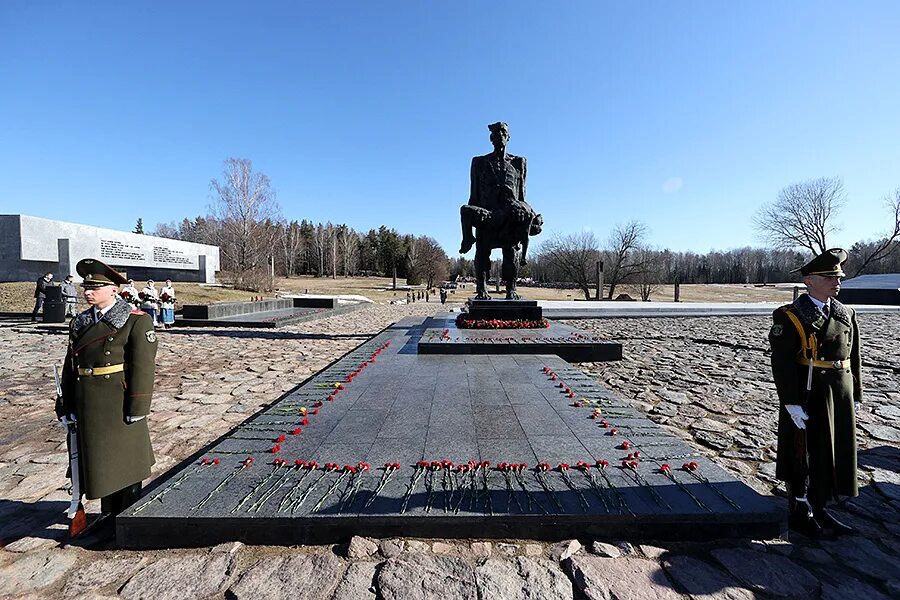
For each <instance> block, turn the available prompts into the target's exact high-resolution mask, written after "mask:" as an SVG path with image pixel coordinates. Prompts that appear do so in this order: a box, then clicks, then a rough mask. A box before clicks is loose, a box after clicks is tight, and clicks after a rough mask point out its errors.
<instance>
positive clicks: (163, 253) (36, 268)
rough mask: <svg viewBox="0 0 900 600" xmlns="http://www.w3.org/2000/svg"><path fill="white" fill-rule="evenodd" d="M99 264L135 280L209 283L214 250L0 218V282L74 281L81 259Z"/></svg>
mask: <svg viewBox="0 0 900 600" xmlns="http://www.w3.org/2000/svg"><path fill="white" fill-rule="evenodd" d="M88 257H91V258H99V259H100V260H102V261H103V262H105V263H107V264H109V265H110V266H112V267H115V268H116V269H117V270H119V271H121V272H122V273H123V274H125V275H127V276H128V277H130V278H132V279H136V280H147V279H154V280H156V281H164V280H166V279H172V280H174V281H197V282H201V283H214V282H215V280H216V272H217V271H218V270H219V247H218V246H210V245H207V244H195V243H193V242H183V241H181V240H171V239H168V238H161V237H156V236H152V235H143V234H138V233H131V232H128V231H116V230H114V229H101V228H99V227H92V226H90V225H78V224H76V223H66V222H64V221H53V220H50V219H42V218H40V217H29V216H26V215H0V281H33V280H36V279H37V278H38V277H40V276H41V275H43V274H44V273H46V272H47V271H50V272H52V273H53V274H54V275H55V276H56V277H58V278H59V279H62V278H63V277H64V276H66V275H70V274H71V275H74V276H75V278H76V280H80V278H79V277H78V275H77V274H76V273H75V265H76V264H77V263H78V261H79V260H81V259H82V258H88Z"/></svg>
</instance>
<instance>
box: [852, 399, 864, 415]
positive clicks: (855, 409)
mask: <svg viewBox="0 0 900 600" xmlns="http://www.w3.org/2000/svg"><path fill="white" fill-rule="evenodd" d="M860 408H862V404H861V403H859V402H854V403H853V412H857V413H858V412H859V409H860Z"/></svg>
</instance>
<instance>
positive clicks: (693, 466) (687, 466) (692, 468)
mask: <svg viewBox="0 0 900 600" xmlns="http://www.w3.org/2000/svg"><path fill="white" fill-rule="evenodd" d="M699 468H700V465H698V464H697V462H696V461H693V460H692V461H691V462H686V463H684V464H683V465H681V469H682V470H683V471H686V472H687V473H690V474H691V476H692V477H693V478H694V479H696V480H697V481H699V482H701V483H703V484H704V485H706V486H707V487H708V488H709V489H711V490H712V491H713V492H715V494H716V495H717V496H718V497H719V498H721V499H722V500H724V501H725V502H726V503H727V504H728V506H730V507H731V508H733V509H734V510H740V509H741V507H740V505H739V504H738V503H737V502H735V501H734V500H732V499H731V498H729V497H728V496H727V495H726V494H725V492H723V491H722V490H720V489H719V488H718V486H716V485H715V484H713V482H712V481H710V480H709V478H708V477H706V476H705V475H702V474H700V473H699V472H698V469H699Z"/></svg>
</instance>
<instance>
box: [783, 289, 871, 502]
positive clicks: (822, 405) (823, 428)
mask: <svg viewBox="0 0 900 600" xmlns="http://www.w3.org/2000/svg"><path fill="white" fill-rule="evenodd" d="M788 312H792V313H793V314H794V315H796V316H797V317H798V319H799V321H800V323H801V325H802V327H803V329H804V335H806V336H807V339H808V337H809V334H810V333H813V334H815V337H816V344H817V347H816V348H815V353H816V356H815V358H816V359H817V360H822V361H828V362H832V361H842V360H846V359H849V361H850V364H849V368H844V367H842V368H814V369H813V376H812V390H811V392H810V393H809V397H808V398H807V393H806V381H807V376H808V369H809V367H808V366H805V365H802V364H799V363H798V362H797V358H798V357H799V356H801V355H802V343H801V340H800V336H799V334H798V332H797V330H796V326H795V325H794V324H793V322H792V321H791V319H790V317H789V316H788ZM772 319H773V322H774V323H773V325H772V328H771V330H770V331H769V343H770V344H771V346H772V373H773V376H774V379H775V386H776V388H777V389H778V398H779V400H780V404H781V408H780V410H779V417H778V456H777V462H776V471H775V473H776V476H777V477H778V478H779V479H781V480H782V481H791V479H792V476H793V475H794V473H795V470H796V469H797V468H798V463H797V460H798V456H797V454H796V453H795V451H794V449H795V446H794V439H795V438H794V436H795V433H796V431H797V430H796V427H795V426H794V424H793V422H792V421H791V418H790V416H789V415H788V413H787V411H786V410H785V408H784V406H785V405H787V404H798V405H800V406H803V407H804V408H805V410H806V412H807V414H809V420H808V421H807V423H806V424H807V448H808V452H809V484H810V492H809V493H810V495H811V496H812V497H817V498H820V499H822V500H824V499H831V498H833V497H834V496H835V494H841V495H845V496H856V495H857V484H856V415H855V413H854V405H853V403H854V402H861V401H862V385H861V380H860V353H859V345H860V340H859V327H858V325H857V322H856V314H855V313H854V311H853V309H851V308H849V307H847V306H844V305H843V304H841V303H840V302H838V301H836V300H834V299H832V300H831V310H830V314H829V318H828V319H827V320H826V319H825V318H824V316H823V315H822V313H821V312H820V311H819V309H818V308H816V306H815V304H813V302H812V300H810V298H809V296H808V295H806V294H803V295H801V296H800V297H798V298H797V300H796V301H795V302H793V303H792V304H788V305H785V306H782V307H780V308H778V309H777V310H775V312H774V313H773V315H772ZM811 499H812V498H811Z"/></svg>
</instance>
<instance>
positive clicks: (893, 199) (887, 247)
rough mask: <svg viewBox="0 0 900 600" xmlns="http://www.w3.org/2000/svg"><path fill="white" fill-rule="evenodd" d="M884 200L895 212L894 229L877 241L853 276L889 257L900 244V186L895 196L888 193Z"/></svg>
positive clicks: (895, 191)
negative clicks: (899, 241) (899, 239)
mask: <svg viewBox="0 0 900 600" xmlns="http://www.w3.org/2000/svg"><path fill="white" fill-rule="evenodd" d="M884 201H885V204H886V205H887V206H888V208H889V209H890V211H891V212H892V213H893V217H894V227H893V230H892V231H889V232H888V233H887V234H886V235H885V236H884V237H883V238H881V239H880V240H879V241H878V242H876V244H875V246H874V248H872V249H871V250H870V252H869V254H868V255H867V256H866V257H865V258H864V259H863V260H862V261H861V262H860V264H859V266H858V267H857V268H856V270H855V271H854V273H853V277H856V276H857V275H859V274H860V273H863V272H864V271H865V270H866V267H868V266H869V265H871V264H873V263H876V262H878V261H880V260H883V259H884V258H887V257H888V256H890V255H891V253H893V252H894V251H895V250H896V249H897V248H898V246H900V243H898V238H900V187H898V188H897V189H896V190H894V193H893V196H891V195H888V196H887V197H885V199H884Z"/></svg>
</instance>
